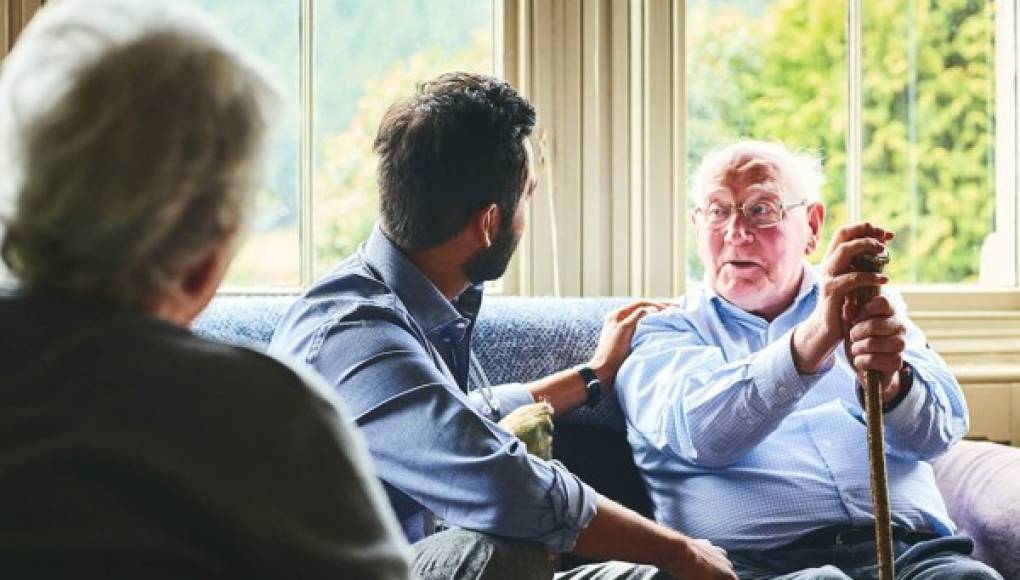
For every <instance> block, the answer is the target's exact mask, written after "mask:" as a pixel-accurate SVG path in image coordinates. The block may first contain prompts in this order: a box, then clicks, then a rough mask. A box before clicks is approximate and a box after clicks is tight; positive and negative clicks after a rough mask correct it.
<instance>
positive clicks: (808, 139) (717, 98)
mask: <svg viewBox="0 0 1020 580" xmlns="http://www.w3.org/2000/svg"><path fill="white" fill-rule="evenodd" d="M846 10H847V5H846V1H845V0H835V1H833V0H773V1H767V2H765V1H758V0H687V81H688V85H687V144H688V145H687V146H688V150H687V155H688V158H687V159H688V162H687V166H688V175H691V176H692V177H693V175H694V171H695V170H696V168H697V166H698V163H699V162H700V161H701V158H702V156H703V155H704V154H705V153H707V152H709V151H711V150H713V149H716V148H718V147H721V146H723V145H726V144H728V143H731V142H733V141H734V140H736V139H739V138H754V139H765V140H777V141H781V142H782V143H784V144H786V145H787V146H788V147H791V148H793V149H795V150H803V151H807V152H810V153H814V154H817V155H819V156H821V158H822V162H823V165H824V167H825V174H826V184H825V185H824V186H823V188H822V197H823V199H824V200H825V203H826V206H827V208H828V219H827V221H826V228H825V232H824V236H825V237H824V239H825V240H828V239H829V238H830V236H831V234H832V230H833V229H834V228H835V226H836V225H838V224H841V223H843V222H845V220H846V203H845V200H846V153H845V151H846V116H847V115H846V111H847V94H846V32H845V29H846ZM689 203H691V204H692V206H693V203H694V200H693V199H691V200H689ZM692 229H693V228H687V231H688V236H687V246H686V247H687V249H688V250H687V251H688V258H687V261H688V269H687V272H688V282H689V283H697V282H700V280H701V277H702V274H703V270H702V267H701V261H700V260H699V259H698V257H697V240H696V239H695V236H694V233H693V231H692ZM823 247H824V244H823ZM820 253H821V252H818V253H816V256H815V258H816V259H817V258H818V257H819V255H820Z"/></svg>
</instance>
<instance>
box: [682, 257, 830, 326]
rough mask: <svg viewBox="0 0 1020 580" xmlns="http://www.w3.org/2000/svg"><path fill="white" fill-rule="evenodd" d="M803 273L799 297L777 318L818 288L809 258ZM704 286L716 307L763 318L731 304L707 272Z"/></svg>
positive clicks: (803, 267)
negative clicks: (717, 289) (714, 286)
mask: <svg viewBox="0 0 1020 580" xmlns="http://www.w3.org/2000/svg"><path fill="white" fill-rule="evenodd" d="M802 272H803V274H802V275H801V277H800V289H799V290H797V297H796V298H794V299H793V303H792V304H790V306H789V308H787V309H786V310H784V311H783V312H781V313H780V314H779V316H776V320H778V319H779V318H781V317H782V316H783V315H784V314H786V313H787V312H790V311H791V310H794V309H795V308H797V307H798V306H800V304H801V303H802V302H803V301H804V300H806V299H807V298H809V297H810V296H811V295H813V294H814V293H815V291H816V290H817V289H818V273H817V272H815V268H814V266H812V265H811V264H809V263H808V262H807V260H804V262H803V266H802ZM702 286H703V288H704V293H705V298H706V299H707V300H709V301H710V302H712V303H713V304H715V306H716V308H722V309H724V310H726V311H727V312H729V313H731V314H735V315H737V316H740V317H741V318H751V319H754V320H763V319H762V318H761V317H759V316H756V315H754V314H751V313H750V312H747V311H746V310H744V309H742V308H740V307H739V306H736V305H734V304H731V303H730V302H729V301H728V300H726V299H725V298H723V297H722V296H720V295H719V294H718V293H716V291H715V289H714V288H712V284H711V283H709V281H708V274H707V273H706V274H705V280H704V282H703V283H702Z"/></svg>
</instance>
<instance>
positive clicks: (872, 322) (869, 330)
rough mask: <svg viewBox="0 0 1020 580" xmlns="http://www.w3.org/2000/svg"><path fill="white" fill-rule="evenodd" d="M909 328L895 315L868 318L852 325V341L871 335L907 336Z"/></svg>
mask: <svg viewBox="0 0 1020 580" xmlns="http://www.w3.org/2000/svg"><path fill="white" fill-rule="evenodd" d="M906 334H907V329H906V327H905V326H903V323H902V322H900V320H899V319H898V318H896V317H895V316H888V317H885V318H868V319H866V320H861V321H859V322H855V323H854V324H853V326H851V327H850V341H851V342H857V341H859V340H864V339H866V338H868V337H871V336H894V335H900V336H905V335H906Z"/></svg>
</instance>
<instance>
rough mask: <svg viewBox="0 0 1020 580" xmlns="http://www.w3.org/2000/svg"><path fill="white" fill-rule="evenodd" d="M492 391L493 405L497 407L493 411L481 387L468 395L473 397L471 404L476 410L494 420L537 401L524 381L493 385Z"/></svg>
mask: <svg viewBox="0 0 1020 580" xmlns="http://www.w3.org/2000/svg"><path fill="white" fill-rule="evenodd" d="M490 391H491V393H492V400H493V405H492V406H494V407H496V409H495V412H493V409H491V408H490V405H489V403H488V402H487V401H486V400H485V396H484V395H483V394H482V390H481V389H475V390H473V391H471V393H470V394H468V397H469V398H470V399H471V404H472V405H473V406H474V408H475V410H477V411H478V412H479V413H481V414H483V415H485V416H486V417H488V418H489V419H491V420H493V421H499V420H500V419H502V418H503V417H506V416H507V415H508V414H509V413H511V412H513V411H514V410H515V409H517V408H518V407H523V406H524V405H530V404H531V403H534V402H535V398H534V397H532V396H531V391H530V390H528V386H527V385H525V384H524V383H507V384H505V385H497V386H495V387H492V388H491V389H490Z"/></svg>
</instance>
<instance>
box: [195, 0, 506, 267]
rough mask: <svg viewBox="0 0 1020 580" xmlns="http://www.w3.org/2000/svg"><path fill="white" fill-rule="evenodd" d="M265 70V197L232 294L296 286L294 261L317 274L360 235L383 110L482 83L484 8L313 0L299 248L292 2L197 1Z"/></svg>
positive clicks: (472, 3) (467, 1)
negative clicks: (270, 120)
mask: <svg viewBox="0 0 1020 580" xmlns="http://www.w3.org/2000/svg"><path fill="white" fill-rule="evenodd" d="M198 4H199V5H200V6H201V7H203V8H205V9H206V10H208V11H209V12H211V13H212V14H213V15H214V16H215V17H216V18H217V19H219V20H220V21H221V22H222V23H223V25H224V26H225V27H226V28H227V30H229V31H230V32H231V33H233V34H234V35H235V36H236V37H237V38H238V39H239V40H240V42H241V43H242V44H245V45H246V46H248V47H249V48H251V49H252V50H254V51H255V52H256V53H257V54H258V55H259V56H260V57H261V58H262V59H263V60H265V61H266V62H267V63H268V64H269V66H270V67H271V69H272V71H273V73H274V74H275V75H276V77H277V79H278V81H279V83H280V87H281V89H282V90H283V91H284V93H285V96H286V98H287V99H288V103H287V107H286V110H285V111H284V112H283V115H282V116H281V118H280V119H279V121H280V123H279V127H278V131H277V137H276V140H275V142H274V143H273V144H272V147H271V151H270V155H271V163H270V168H269V175H268V179H267V185H266V188H265V189H264V190H263V191H261V192H259V194H258V196H257V211H256V216H255V219H254V221H253V224H252V229H251V231H250V233H249V236H248V238H247V240H246V241H245V244H244V245H243V246H242V248H241V249H240V251H239V254H238V256H237V258H236V259H235V260H234V263H233V265H232V266H231V269H230V272H229V273H228V276H227V280H226V283H227V284H229V285H234V286H248V287H250V286H259V287H271V286H296V285H298V284H299V283H300V281H301V279H300V264H301V256H302V253H303V252H310V253H312V256H313V260H314V264H315V267H314V275H315V276H319V275H322V274H323V273H324V272H326V271H327V269H328V268H331V267H332V266H333V265H334V264H335V263H336V262H337V261H339V260H340V259H342V258H343V257H345V256H347V255H349V254H351V253H352V252H354V251H355V249H356V248H357V246H358V244H360V243H361V242H362V241H363V240H364V239H365V238H367V237H368V233H369V231H370V230H371V227H372V224H373V223H374V222H375V219H376V215H377V212H378V209H377V203H378V193H377V190H376V182H375V157H374V154H373V153H372V140H373V138H374V137H375V130H376V127H377V126H378V124H379V121H380V120H381V119H382V115H383V113H384V112H385V111H386V108H387V107H388V106H389V104H390V103H392V102H393V101H394V100H396V99H397V98H398V97H401V96H405V95H408V94H410V93H411V92H412V91H413V90H414V86H415V84H416V83H418V82H420V81H423V80H427V79H429V78H432V77H434V76H436V75H438V74H440V73H442V72H447V71H451V70H466V71H474V72H484V73H488V74H491V73H492V71H493V70H494V65H493V44H492V26H493V24H492V21H493V9H492V3H491V2H485V1H478V0H443V1H441V2H440V1H429V0H315V2H314V3H313V7H314V8H313V18H314V22H312V27H311V28H312V31H313V35H314V36H313V38H312V44H313V55H312V58H313V61H312V62H313V66H312V77H313V78H312V79H311V84H312V87H313V91H314V119H313V127H314V136H313V142H312V146H313V159H312V160H311V163H312V164H313V166H312V174H313V178H312V179H313V183H312V195H313V218H312V219H313V232H314V241H313V244H312V246H313V247H309V248H301V247H300V235H299V225H300V216H301V205H300V204H301V195H300V194H299V183H300V179H299V176H300V172H301V167H300V161H299V151H300V130H299V127H300V117H299V113H298V105H299V98H300V94H301V93H300V90H301V81H302V79H301V78H300V75H301V67H300V61H301V45H300V24H301V22H300V19H301V3H300V2H299V0H260V1H259V2H258V9H254V5H253V3H252V2H251V1H250V0H198Z"/></svg>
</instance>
